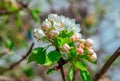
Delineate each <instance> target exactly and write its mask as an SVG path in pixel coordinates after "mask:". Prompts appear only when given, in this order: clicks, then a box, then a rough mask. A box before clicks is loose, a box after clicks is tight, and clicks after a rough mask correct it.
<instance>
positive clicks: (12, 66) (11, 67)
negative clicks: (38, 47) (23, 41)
mask: <svg viewBox="0 0 120 81" xmlns="http://www.w3.org/2000/svg"><path fill="white" fill-rule="evenodd" d="M33 46H34V43H32V44H31V46H30V48H29V50H28V52H27V53H26V54H25V56H23V57H22V58H21V59H20V60H19V61H18V62H16V63H14V64H12V65H11V66H10V67H9V68H6V69H3V70H2V71H0V75H2V74H3V73H4V72H6V71H8V70H11V69H13V68H14V67H15V66H17V65H19V64H20V63H21V62H22V61H23V60H24V59H26V58H27V57H28V55H29V54H30V53H31V51H32V49H33Z"/></svg>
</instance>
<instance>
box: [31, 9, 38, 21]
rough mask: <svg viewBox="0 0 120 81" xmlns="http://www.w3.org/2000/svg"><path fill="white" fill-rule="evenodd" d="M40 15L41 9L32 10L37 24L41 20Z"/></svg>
mask: <svg viewBox="0 0 120 81" xmlns="http://www.w3.org/2000/svg"><path fill="white" fill-rule="evenodd" d="M39 13H40V9H37V8H36V9H33V10H31V15H32V17H33V19H34V21H35V22H37V21H38V20H39Z"/></svg>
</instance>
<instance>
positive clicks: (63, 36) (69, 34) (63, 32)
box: [60, 30, 74, 38]
mask: <svg viewBox="0 0 120 81" xmlns="http://www.w3.org/2000/svg"><path fill="white" fill-rule="evenodd" d="M73 34H74V32H73V31H71V32H68V31H66V30H63V31H62V33H61V35H60V37H62V38H66V37H71V36H72V35H73Z"/></svg>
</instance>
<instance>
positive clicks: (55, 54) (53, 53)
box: [48, 51, 61, 62]
mask: <svg viewBox="0 0 120 81" xmlns="http://www.w3.org/2000/svg"><path fill="white" fill-rule="evenodd" d="M60 57H61V54H60V53H59V52H57V51H51V52H49V53H48V58H49V59H50V60H51V61H52V62H57V61H58V60H59V59H60Z"/></svg>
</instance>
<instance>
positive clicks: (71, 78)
mask: <svg viewBox="0 0 120 81" xmlns="http://www.w3.org/2000/svg"><path fill="white" fill-rule="evenodd" d="M73 76H74V66H71V67H70V70H69V73H68V77H67V81H73Z"/></svg>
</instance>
